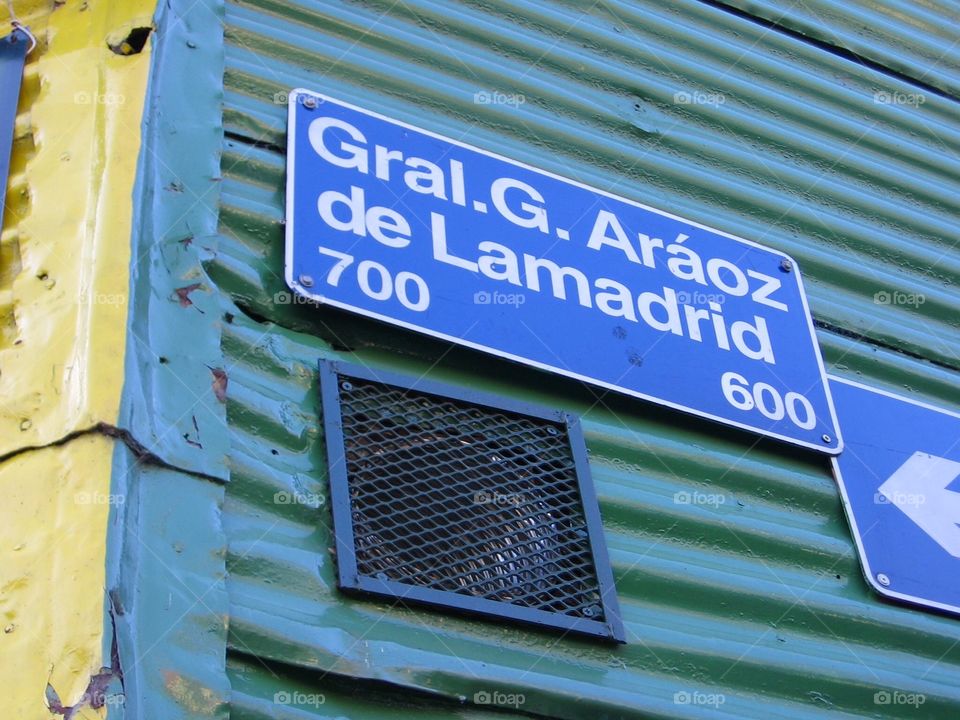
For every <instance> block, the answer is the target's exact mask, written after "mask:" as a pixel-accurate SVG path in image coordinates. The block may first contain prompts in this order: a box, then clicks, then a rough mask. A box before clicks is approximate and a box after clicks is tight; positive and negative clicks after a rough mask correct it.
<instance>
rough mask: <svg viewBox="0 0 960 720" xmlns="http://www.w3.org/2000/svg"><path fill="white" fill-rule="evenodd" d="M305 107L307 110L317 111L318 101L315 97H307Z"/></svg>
mask: <svg viewBox="0 0 960 720" xmlns="http://www.w3.org/2000/svg"><path fill="white" fill-rule="evenodd" d="M303 106H304V107H305V108H306V109H307V110H314V109H316V107H317V99H316V98H315V97H313V96H311V95H307V96H306V97H305V98H304V99H303Z"/></svg>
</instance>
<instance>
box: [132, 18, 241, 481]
mask: <svg viewBox="0 0 960 720" xmlns="http://www.w3.org/2000/svg"><path fill="white" fill-rule="evenodd" d="M221 12H222V8H221V5H220V3H219V2H216V1H215V0H201V1H200V2H197V3H196V4H194V5H191V4H187V5H185V6H182V7H181V4H179V3H178V4H172V3H171V4H167V5H164V4H163V3H161V4H160V6H159V10H158V14H157V20H156V24H157V40H156V46H155V50H154V64H153V71H152V73H151V78H150V88H149V92H148V95H147V107H148V112H147V114H146V115H145V122H144V127H143V143H144V146H145V151H144V152H143V153H142V154H141V156H140V165H139V177H138V188H137V194H136V197H135V198H134V203H135V205H136V207H137V209H138V214H137V216H136V218H135V224H134V231H133V262H132V266H131V269H130V272H131V277H132V282H131V291H132V297H131V307H132V311H131V313H130V324H129V334H128V341H127V352H128V354H129V361H128V362H127V365H126V376H125V385H124V387H125V392H124V398H123V406H122V408H121V413H120V423H121V425H122V427H124V428H125V429H126V430H128V431H129V432H131V433H132V434H133V436H134V437H135V438H136V439H137V441H138V442H139V443H141V444H142V445H143V446H144V447H145V448H146V449H147V451H149V452H150V453H152V454H153V455H156V456H157V457H159V458H161V459H162V460H163V461H164V462H166V463H169V464H170V465H173V466H175V467H178V468H181V469H184V470H189V471H193V472H196V473H201V474H204V475H208V476H210V477H215V478H220V479H225V478H226V476H227V471H226V467H225V462H226V455H227V449H228V448H227V437H226V433H225V432H224V408H223V403H222V402H221V401H220V399H219V398H218V397H217V393H216V391H215V390H216V387H217V383H218V382H221V381H219V380H218V374H217V373H220V372H222V371H223V367H222V362H221V357H222V355H221V352H220V329H219V328H220V323H221V316H222V313H221V310H220V305H219V298H218V296H217V293H216V289H215V288H214V287H213V286H212V285H211V283H210V281H209V279H208V278H207V276H206V273H205V271H204V269H203V266H202V261H203V260H204V259H205V258H209V257H211V256H212V255H213V254H214V253H216V251H217V238H216V225H217V219H216V218H217V209H216V208H217V202H218V198H219V192H220V175H219V174H220V151H219V146H220V143H221V138H222V129H221V126H220V115H221V109H220V105H221V101H222V84H221V83H222V80H221V77H222V73H223V41H222V34H221V29H222V25H221ZM174 99H176V100H177V101H178V103H183V104H182V105H181V104H174V105H172V106H171V105H169V103H170V102H171V101H173V100H174Z"/></svg>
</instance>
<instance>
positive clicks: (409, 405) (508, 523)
mask: <svg viewBox="0 0 960 720" xmlns="http://www.w3.org/2000/svg"><path fill="white" fill-rule="evenodd" d="M321 378H322V392H323V406H324V416H325V427H326V432H327V438H328V456H329V460H330V477H331V499H332V505H333V509H334V524H335V530H336V536H337V560H338V567H339V578H340V587H341V588H343V589H346V590H361V591H367V592H371V593H375V594H378V595H388V596H391V597H397V598H401V599H403V600H405V601H417V602H424V603H430V604H433V605H441V606H445V607H451V608H458V609H460V610H466V611H473V612H479V613H484V614H494V615H497V616H499V617H510V618H513V619H517V620H526V621H529V622H535V623H538V624H543V625H551V626H554V627H561V628H565V629H567V630H570V631H573V632H579V633H587V634H590V635H594V636H602V637H609V638H612V639H616V640H620V641H623V629H622V625H621V623H620V619H619V616H618V615H619V613H618V608H617V602H616V595H615V590H614V586H613V581H612V576H611V573H610V568H609V562H608V560H607V557H606V549H605V546H604V543H603V536H602V527H601V525H600V517H599V511H598V509H597V504H596V499H595V497H594V495H593V489H592V487H591V485H590V481H589V475H588V469H587V463H586V452H585V448H584V446H583V439H582V436H581V434H580V431H579V424H578V423H577V421H576V419H575V418H573V417H571V416H569V415H567V414H564V413H561V412H558V411H549V410H543V409H541V408H534V407H530V406H526V405H519V404H512V403H505V401H503V400H502V399H500V398H487V397H480V396H478V395H470V396H469V397H468V396H466V395H465V394H463V393H461V392H458V391H457V390H455V389H453V388H447V387H441V386H439V385H436V384H434V383H427V382H423V381H419V382H415V381H412V380H408V379H406V378H399V377H397V376H394V375H391V376H390V377H389V378H385V377H384V374H383V373H377V374H376V376H374V375H373V373H370V372H368V371H365V370H361V369H359V368H356V367H353V366H351V367H349V368H348V367H347V366H344V365H342V364H333V363H322V364H321ZM414 386H415V388H414Z"/></svg>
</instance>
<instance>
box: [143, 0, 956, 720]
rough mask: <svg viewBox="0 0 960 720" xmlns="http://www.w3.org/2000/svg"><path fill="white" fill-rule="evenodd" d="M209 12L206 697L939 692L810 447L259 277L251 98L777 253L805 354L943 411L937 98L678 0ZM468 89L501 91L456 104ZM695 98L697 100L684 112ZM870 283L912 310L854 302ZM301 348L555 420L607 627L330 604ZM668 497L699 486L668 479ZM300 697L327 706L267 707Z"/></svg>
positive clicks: (941, 687)
mask: <svg viewBox="0 0 960 720" xmlns="http://www.w3.org/2000/svg"><path fill="white" fill-rule="evenodd" d="M182 16H183V17H184V18H185V19H186V22H187V23H190V22H191V20H192V19H193V16H192V15H191V13H190V12H189V11H188V10H186V9H184V10H183V11H182ZM224 19H225V30H224V43H225V47H224V61H225V62H224V67H225V71H224V115H223V124H224V129H225V132H226V137H225V139H224V144H223V148H222V151H223V157H222V164H221V176H222V180H221V182H220V201H219V223H220V227H219V234H218V237H217V238H215V239H211V242H210V243H209V247H213V248H215V252H210V253H208V254H206V255H204V256H203V271H204V273H205V275H204V282H205V283H207V284H206V285H205V286H204V290H205V291H208V292H209V293H210V295H211V297H210V299H209V301H208V304H205V305H204V306H203V308H204V309H205V310H207V311H209V310H211V309H212V308H213V307H215V306H216V305H217V304H219V307H221V308H226V314H225V315H223V317H224V321H223V323H222V324H221V325H220V326H219V331H220V333H221V335H220V352H221V353H222V358H221V359H217V362H221V360H222V367H223V368H224V371H225V372H226V373H227V376H228V386H227V393H226V422H227V427H228V436H229V458H228V461H227V462H228V469H229V483H228V484H227V486H226V490H225V500H224V506H223V518H222V524H223V532H224V533H225V535H226V537H227V542H228V551H227V570H228V571H229V576H228V579H227V595H228V598H229V618H230V619H229V636H228V653H229V655H228V663H227V673H228V675H229V677H230V680H231V682H232V685H233V700H232V708H233V713H234V714H235V715H236V717H313V716H315V717H325V716H346V717H365V716H371V717H373V716H377V713H378V712H379V711H378V710H377V708H378V707H379V706H378V705H377V703H379V702H382V703H386V704H398V703H403V702H408V705H409V707H408V710H407V711H408V712H410V713H414V712H416V713H419V714H421V715H424V716H429V715H430V712H431V711H430V709H429V708H430V707H435V712H434V714H436V715H438V716H439V715H449V714H452V713H453V711H452V710H449V711H448V710H446V708H450V707H452V706H450V705H446V704H444V703H449V702H451V701H452V702H455V703H461V702H462V703H467V704H469V703H471V702H472V701H473V699H474V697H475V694H476V693H478V692H490V693H492V692H502V693H506V694H510V693H512V694H518V695H522V696H523V697H524V703H523V704H522V706H520V707H519V708H507V710H519V711H520V712H523V713H527V714H533V715H540V716H547V717H561V718H586V717H606V718H623V717H708V716H709V717H716V716H730V717H764V718H767V717H784V718H796V717H810V718H813V717H831V718H840V717H853V716H858V717H862V716H869V717H891V718H892V717H901V716H903V715H904V713H905V712H908V711H913V710H914V708H912V707H907V708H904V707H903V706H895V705H884V704H877V703H876V702H875V700H874V696H875V693H877V692H882V691H885V690H886V691H894V690H897V691H906V692H919V693H923V694H924V697H925V703H924V705H923V706H922V707H921V708H920V709H919V711H918V713H917V714H918V715H923V716H927V717H951V716H954V715H957V714H958V712H960V687H958V685H957V683H956V677H957V673H958V671H960V622H958V621H957V620H955V619H951V618H946V617H940V616H936V615H932V614H928V613H924V612H920V611H915V610H911V609H907V608H903V607H898V606H895V605H890V604H887V603H884V602H882V601H881V600H880V599H878V598H877V597H876V596H875V595H874V594H872V592H871V591H870V590H869V589H868V588H867V586H866V584H865V582H864V581H863V579H862V577H861V575H860V569H859V566H858V562H857V558H856V553H855V549H854V545H853V542H852V539H851V537H850V533H849V530H848V528H847V525H846V523H845V521H844V519H843V514H842V510H841V505H840V500H839V497H838V494H837V490H836V487H835V484H834V481H833V479H832V477H831V475H830V470H829V465H828V463H827V461H826V460H824V459H823V458H820V457H816V456H814V455H811V454H809V453H805V452H801V451H799V450H794V449H789V448H787V447H785V446H783V445H780V444H776V443H772V442H767V441H758V440H757V439H756V438H754V437H751V436H750V435H748V434H746V433H742V432H739V431H735V430H732V429H731V430H728V429H723V428H720V427H718V426H714V425H712V424H708V423H705V422H702V421H699V420H696V419H693V418H690V417H687V416H683V415H680V414H677V413H674V412H670V411H667V410H664V409H662V408H657V407H653V406H650V405H648V404H644V403H640V402H637V401H633V400H628V399H624V398H618V397H616V396H615V395H613V394H607V393H598V392H596V391H594V390H591V389H589V388H586V387H584V386H582V385H580V384H578V383H574V382H570V381H567V380H564V379H562V378H556V377H552V376H549V375H548V374H546V373H541V372H537V371H533V370H530V369H527V368H521V367H517V366H515V365H513V364H510V363H506V362H503V361H498V360H496V359H491V358H489V357H486V356H481V355H479V354H477V353H474V352H472V351H468V350H465V349H459V348H449V347H447V346H446V345H444V344H443V343H441V342H439V341H435V340H431V339H427V338H422V337H418V336H415V335H412V334H410V333H408V332H405V331H402V330H399V329H396V328H389V327H386V326H383V325H381V324H378V323H375V322H373V321H369V320H365V319H360V318H354V317H351V316H349V315H347V314H345V313H342V312H339V311H335V310H332V309H329V308H324V309H318V308H314V307H307V306H304V305H299V304H295V303H292V302H291V298H290V295H289V294H288V292H287V290H286V288H285V286H284V283H283V280H282V263H283V252H282V249H283V230H282V221H283V202H282V201H283V179H284V149H285V96H284V93H285V92H286V91H287V90H289V89H290V88H293V87H297V86H304V87H309V88H313V89H317V90H322V91H324V92H327V93H329V94H331V95H334V96H337V97H341V98H344V99H346V100H349V101H351V102H354V103H356V104H359V105H363V106H365V107H369V108H370V109H373V110H377V111H380V112H384V113H386V114H388V115H391V116H394V117H397V118H400V119H403V120H406V121H409V122H413V123H416V124H418V125H420V126H423V127H426V128H429V129H432V130H435V131H438V132H441V133H444V134H447V135H450V136H453V137H457V138H461V139H463V140H466V141H468V142H471V143H473V144H475V145H479V146H481V147H484V148H488V149H490V150H493V151H496V152H499V153H501V154H504V155H508V156H511V157H515V158H517V159H518V160H522V161H524V162H528V163H531V164H533V165H537V166H540V167H544V168H546V169H549V170H552V171H555V172H559V173H561V174H564V175H568V176H570V177H574V178H576V179H578V180H581V181H584V182H588V183H591V184H594V185H598V186H600V187H603V188H605V189H608V190H612V191H615V192H617V193H620V194H623V195H626V196H628V197H631V198H634V199H637V200H640V201H642V202H645V203H648V204H651V205H655V206H658V207H661V208H664V209H667V210H670V211H672V212H675V213H678V214H682V215H685V216H688V217H690V218H693V219H696V220H698V221H701V222H706V223H709V224H711V225H713V226H716V227H718V228H721V229H723V230H727V231H729V232H733V233H736V234H739V235H741V236H744V237H747V238H749V239H752V240H755V241H758V242H762V243H766V244H769V245H772V246H775V247H777V248H779V249H781V250H784V251H786V252H789V253H790V254H791V255H793V256H794V257H795V258H797V259H798V260H799V262H800V264H801V268H802V269H803V271H804V273H805V277H806V279H807V285H808V289H809V292H810V295H811V305H812V309H813V312H814V315H815V319H816V321H817V324H818V329H819V330H818V332H819V339H820V341H821V343H822V346H823V348H824V352H825V356H826V360H827V362H828V363H829V364H830V365H831V366H832V368H833V369H834V370H835V371H836V372H839V373H840V374H843V375H846V376H862V377H863V378H864V379H867V380H869V381H870V382H874V383H876V384H878V385H881V386H884V387H888V388H891V389H895V390H901V391H903V390H904V388H906V389H907V391H910V392H913V393H914V394H916V395H917V396H918V397H923V398H926V399H928V400H931V401H934V402H938V403H941V404H942V403H948V404H953V405H960V397H958V393H957V386H958V370H960V360H958V356H957V352H958V349H960V342H958V334H957V329H958V323H960V318H958V313H957V303H958V292H957V288H956V283H957V279H958V277H960V253H957V252H956V251H955V250H953V246H954V244H955V242H956V239H955V237H954V234H955V227H956V218H957V211H958V203H960V192H958V191H960V161H958V159H957V156H956V154H955V152H952V151H950V149H949V148H950V147H955V146H956V143H957V140H958V139H960V122H958V119H957V118H958V116H957V107H956V103H955V102H953V101H952V100H950V99H948V98H944V97H940V96H934V97H928V98H927V100H926V102H924V103H923V104H922V105H919V106H906V105H891V104H883V103H877V102H875V101H874V93H876V92H880V91H886V92H902V93H909V92H912V91H914V90H915V89H916V88H914V87H913V86H911V85H910V84H908V83H907V82H906V81H904V80H902V79H897V78H894V77H891V76H889V75H886V74H883V73H879V72H876V71H875V70H873V69H870V68H869V67H864V66H863V65H862V64H858V63H855V62H851V61H850V60H847V59H844V58H841V57H838V56H837V55H836V54H834V53H830V52H826V51H825V50H824V49H822V48H820V47H816V46H815V45H812V44H810V43H807V42H804V41H802V40H799V39H797V38H795V37H793V36H791V35H789V34H785V33H782V32H779V31H777V30H775V29H770V28H767V27H763V26H762V25H760V24H758V23H755V22H752V21H751V20H749V19H747V18H744V17H742V16H740V15H738V14H735V13H730V12H727V11H725V10H724V9H722V8H719V7H716V6H715V5H713V4H707V3H701V2H698V1H697V0H678V2H674V3H670V4H669V5H667V4H663V3H658V2H654V0H648V1H647V2H638V3H629V4H628V3H619V2H612V3H597V4H594V5H590V6H584V4H582V3H576V2H572V1H571V2H560V1H558V2H553V3H541V2H511V3H507V2H497V1H494V0H489V1H485V2H481V1H477V2H463V3H432V2H425V1H421V0H405V2H402V3H392V2H389V1H387V0H384V2H378V1H372V2H362V3H361V2H345V3H341V2H336V3H335V2H322V3H317V2H307V1H306V0H301V1H300V2H280V1H279V0H276V1H275V0H242V1H240V2H228V3H226V7H225V18H224ZM178 22H179V20H178ZM159 32H160V34H161V35H162V32H163V28H162V27H161V28H160V29H159ZM198 32H199V30H198ZM201 42H202V37H201ZM184 52H187V51H186V50H185V51H184ZM157 72H158V73H161V74H162V73H163V68H158V70H157ZM483 91H491V92H492V91H497V92H501V93H505V94H521V95H523V96H524V98H525V102H524V103H523V104H521V105H519V106H510V105H478V104H475V103H474V94H475V93H478V92H483ZM677 93H688V96H683V95H679V96H678V95H677ZM696 93H701V94H702V95H703V96H704V97H705V98H707V99H709V98H712V101H710V102H703V103H689V102H684V101H683V98H684V97H692V96H693V95H694V94H696ZM158 102H159V103H160V106H161V107H163V108H169V109H170V110H171V111H173V110H180V111H182V110H184V108H188V107H189V105H188V103H189V97H186V99H184V97H178V96H177V95H176V94H175V93H170V94H169V95H168V96H167V97H166V98H161V99H159V100H158ZM169 142H171V143H175V142H176V141H175V140H170V141H169ZM171 147H173V145H171ZM179 147H180V148H181V151H183V150H185V149H188V150H189V149H192V150H194V151H196V152H197V153H198V154H203V153H216V152H217V151H219V150H220V148H219V147H217V148H210V147H208V146H207V145H204V144H201V143H199V142H197V144H196V146H193V145H189V144H188V145H187V146H184V145H180V146H179ZM200 187H201V188H202V187H203V185H202V184H201V185H200ZM213 240H215V242H213ZM206 245H207V244H206V243H205V246H206ZM894 291H902V292H905V293H921V294H923V296H924V298H925V302H924V304H923V305H921V306H919V307H915V306H908V305H884V304H880V303H878V302H876V301H875V294H876V293H880V292H888V293H893V292H894ZM206 322H211V319H210V318H209V317H208V318H206ZM205 351H206V350H205ZM331 357H339V358H346V359H350V360H351V361H353V362H362V363H365V364H369V365H371V366H375V367H383V368H390V369H396V370H402V371H407V372H411V373H414V374H417V375H420V374H426V375H428V376H429V377H431V378H434V379H439V380H443V381H445V382H449V383H454V384H459V385H462V386H470V387H478V388H483V389H484V390H486V391H488V392H496V393H501V394H503V395H505V396H511V397H518V398H522V399H524V400H530V401H534V402H538V403H541V404H545V405H552V406H557V407H562V408H563V409H566V410H569V411H572V412H575V413H578V414H581V415H582V416H583V426H584V430H585V433H586V439H587V444H588V448H589V450H590V454H591V469H592V472H593V475H594V480H595V483H596V486H597V491H598V494H599V498H600V503H601V510H602V514H603V518H604V525H605V532H606V536H607V542H608V545H609V547H610V554H611V560H612V563H613V567H614V573H615V577H616V582H617V588H618V593H619V597H620V602H621V606H622V609H623V614H624V621H625V624H626V626H627V633H628V644H627V645H625V646H622V647H610V646H606V645H600V644H597V643H592V642H588V641H583V640H575V639H570V638H567V637H560V636H558V635H556V634H552V633H549V632H545V631H535V630H528V629H524V628H519V627H516V626H508V625H502V626H501V625H499V624H496V623H490V622H482V621H476V620H468V619H464V618H462V617H455V616H452V615H447V614H444V613H441V612H434V611H427V610H416V609H404V608H394V607H391V606H390V605H389V604H388V603H384V602H378V601H362V600H354V599H347V598H345V597H344V596H342V595H341V594H340V593H339V592H338V591H337V590H336V587H335V582H334V578H335V573H334V570H333V565H332V563H333V561H334V560H333V558H332V556H331V552H330V548H331V547H332V546H333V542H332V538H331V534H330V523H329V510H328V507H327V503H328V499H327V490H326V482H325V477H324V468H325V458H324V448H323V438H322V435H321V430H320V422H319V417H320V413H321V411H322V408H320V407H319V404H318V394H317V380H316V370H315V368H316V361H317V360H318V359H319V358H331ZM212 452H213V451H212ZM213 464H215V463H213ZM206 466H207V464H205V463H201V464H200V465H199V467H206ZM694 492H700V493H704V494H711V495H713V496H715V497H714V498H713V499H714V501H713V502H712V503H705V504H685V503H683V502H681V500H682V497H683V496H682V495H681V496H678V495H677V494H678V493H694ZM340 676H349V677H350V678H354V679H359V680H361V681H362V682H360V683H359V687H361V688H363V690H361V691H360V694H362V695H364V697H362V698H360V699H354V698H353V697H352V694H351V692H347V691H346V690H347V688H348V687H350V688H352V689H354V690H355V689H356V687H357V686H356V685H349V684H343V681H342V680H338V679H337V678H339V677H340ZM311 689H315V691H316V692H319V693H327V694H329V704H327V703H326V702H325V703H323V704H316V705H304V706H300V707H298V708H290V707H288V706H278V705H277V704H276V703H275V702H272V701H271V698H272V697H273V694H274V693H277V692H288V693H292V692H296V691H299V692H303V693H309V691H310V690H311ZM368 693H369V694H368ZM677 693H681V694H682V693H702V695H701V696H700V697H710V696H715V699H717V702H718V703H719V699H718V698H720V697H722V698H723V703H722V704H718V705H711V704H692V703H686V704H685V703H683V702H677V699H678V698H679V699H680V700H682V699H683V698H684V697H689V696H684V695H679V696H678V695H677ZM429 696H433V697H435V698H436V705H435V706H432V705H431V703H430V702H427V701H425V700H424V698H427V697H429ZM405 699H406V700H405ZM464 707H465V708H466V707H467V706H466V705H465V706H464ZM479 709H481V710H482V709H483V708H479ZM388 712H389V714H392V713H393V712H394V710H393V709H391V710H389V711H386V710H384V711H383V713H382V714H388ZM397 712H398V713H399V710H398V711H397ZM284 713H286V715H285V714H284ZM463 713H464V714H465V715H466V716H471V715H470V714H469V712H468V711H467V710H466V709H464V711H463Z"/></svg>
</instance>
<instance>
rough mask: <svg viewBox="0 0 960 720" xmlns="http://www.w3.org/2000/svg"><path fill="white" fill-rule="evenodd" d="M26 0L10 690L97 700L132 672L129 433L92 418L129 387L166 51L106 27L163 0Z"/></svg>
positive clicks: (18, 177) (1, 607)
mask: <svg viewBox="0 0 960 720" xmlns="http://www.w3.org/2000/svg"><path fill="white" fill-rule="evenodd" d="M61 5H62V4H61ZM11 7H13V10H14V11H15V12H16V13H17V17H18V18H19V20H20V22H22V23H23V24H24V25H26V26H29V27H30V29H31V31H32V32H33V34H35V35H36V36H37V38H38V41H39V43H38V45H37V47H36V48H34V49H33V51H32V52H31V53H30V54H29V56H28V57H27V65H26V70H25V73H24V78H23V86H22V88H21V92H20V106H19V114H18V117H17V121H16V124H15V126H14V131H15V132H14V136H15V139H14V143H13V152H12V155H11V168H12V169H11V174H10V178H9V183H8V185H7V188H8V192H7V198H6V200H7V202H6V212H5V217H4V227H3V235H2V237H0V457H3V460H2V461H0V493H2V497H3V502H2V503H0V630H2V632H0V688H2V689H3V699H2V701H0V707H2V714H3V716H4V717H10V718H30V719H31V720H32V719H33V718H54V717H64V716H65V715H67V714H68V713H69V716H70V717H75V718H80V717H87V718H89V717H97V716H99V715H102V713H103V712H104V709H103V702H102V701H103V699H104V693H105V692H106V690H107V688H108V687H109V688H111V691H112V690H113V689H119V684H118V683H116V682H114V681H115V680H116V678H114V677H113V675H112V673H111V672H110V670H109V669H107V670H106V671H105V670H104V666H109V665H110V656H109V635H110V633H109V630H108V629H105V617H104V587H105V558H106V536H107V528H108V517H109V515H110V512H111V510H112V509H113V508H115V507H116V505H117V503H118V502H122V500H121V499H120V498H118V497H117V496H116V495H114V494H113V492H112V490H111V478H112V474H111V470H112V456H113V451H114V447H115V445H116V440H114V439H113V438H111V437H106V436H105V435H104V434H101V433H100V432H98V431H96V430H92V428H101V426H103V427H110V426H112V425H113V424H114V423H115V422H116V420H117V414H118V410H119V404H120V394H121V389H122V377H123V343H124V337H125V335H124V330H125V320H126V308H127V303H126V294H127V287H128V281H129V276H128V272H127V267H128V264H129V261H130V217H131V203H130V197H131V194H132V189H133V183H134V175H135V163H136V156H137V150H138V147H139V140H140V133H139V124H140V116H141V111H142V106H143V104H142V99H143V95H144V92H145V88H146V83H147V69H148V65H149V52H145V53H142V54H140V55H138V56H134V57H125V58H120V57H117V56H116V55H114V54H113V53H111V52H110V50H109V49H108V47H107V44H106V41H107V39H108V37H109V36H110V35H111V34H112V33H113V32H114V31H121V32H122V30H123V26H124V24H128V25H132V24H134V23H138V22H143V23H146V24H149V17H150V13H151V12H152V9H153V3H152V1H151V2H147V1H145V0H137V1H136V2H128V3H123V4H122V6H121V5H120V4H108V3H83V4H81V3H69V4H67V5H63V6H57V5H55V4H54V3H50V2H47V1H46V0H42V1H41V0H36V1H32V2H19V1H18V2H15V3H12V4H11V3H8V4H5V6H4V8H3V10H0V12H2V13H3V17H4V20H5V21H6V20H7V15H6V13H7V11H8V9H10V8H11ZM4 182H7V178H6V177H4ZM85 431H89V432H86V434H84V432H85ZM105 643H106V644H107V647H106V648H104V644H105Z"/></svg>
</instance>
